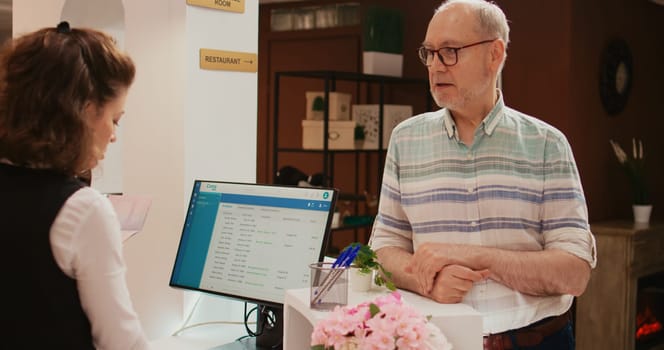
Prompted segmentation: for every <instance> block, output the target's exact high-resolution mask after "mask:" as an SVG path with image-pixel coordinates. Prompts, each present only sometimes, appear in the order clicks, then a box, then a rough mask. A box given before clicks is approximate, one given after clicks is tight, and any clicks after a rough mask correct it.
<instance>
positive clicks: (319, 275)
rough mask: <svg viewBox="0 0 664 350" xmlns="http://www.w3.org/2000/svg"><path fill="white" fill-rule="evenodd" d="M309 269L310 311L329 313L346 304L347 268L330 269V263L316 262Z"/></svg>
mask: <svg viewBox="0 0 664 350" xmlns="http://www.w3.org/2000/svg"><path fill="white" fill-rule="evenodd" d="M309 268H310V272H311V274H310V276H311V277H310V278H311V288H310V290H309V305H310V307H311V308H312V309H314V310H322V311H329V310H332V309H334V308H335V307H336V306H344V305H347V304H348V267H332V263H330V262H318V263H313V264H310V265H309Z"/></svg>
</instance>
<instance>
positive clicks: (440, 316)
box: [283, 288, 482, 350]
mask: <svg viewBox="0 0 664 350" xmlns="http://www.w3.org/2000/svg"><path fill="white" fill-rule="evenodd" d="M387 292H388V291H387V290H386V289H373V290H370V291H368V292H353V291H350V290H349V295H348V304H349V305H351V306H353V305H357V304H359V303H362V302H365V301H369V300H373V299H375V298H376V297H378V296H380V295H383V294H385V293H387ZM400 293H401V295H402V297H403V300H404V301H405V302H406V303H408V304H410V305H412V306H413V307H415V308H416V309H417V310H419V311H420V312H421V313H422V314H423V315H431V316H432V317H431V322H433V324H435V325H436V326H438V328H440V330H441V331H442V332H443V334H445V336H446V337H447V339H448V340H449V341H450V343H452V345H453V346H454V349H455V350H479V349H482V315H481V314H480V313H479V312H477V311H476V310H475V309H473V308H471V307H470V306H468V305H465V304H439V303H436V302H435V301H432V300H430V299H427V298H424V297H421V296H419V295H417V294H413V293H410V292H407V291H400ZM328 314H329V313H328V312H324V311H316V310H312V309H311V308H310V307H309V288H302V289H289V290H287V291H286V298H285V303H284V343H283V344H284V349H287V350H300V349H309V348H310V341H311V333H312V332H313V326H314V325H315V324H316V323H317V322H318V321H319V320H322V319H324V318H325V317H327V315H328Z"/></svg>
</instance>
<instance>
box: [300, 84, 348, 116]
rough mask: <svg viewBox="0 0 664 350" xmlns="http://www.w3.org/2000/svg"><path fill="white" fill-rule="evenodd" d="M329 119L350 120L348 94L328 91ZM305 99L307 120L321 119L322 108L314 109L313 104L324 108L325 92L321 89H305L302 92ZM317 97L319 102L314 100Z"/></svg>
mask: <svg viewBox="0 0 664 350" xmlns="http://www.w3.org/2000/svg"><path fill="white" fill-rule="evenodd" d="M329 94H330V104H329V109H330V120H350V99H351V95H350V94H345V93H342V92H330V93H329ZM304 95H305V97H306V99H307V105H306V106H307V107H306V108H307V113H306V118H307V120H323V113H324V110H319V111H315V110H314V104H316V105H319V106H320V107H321V108H324V107H323V106H325V104H324V103H323V102H324V101H325V100H324V98H325V92H323V91H306V92H305V93H304ZM316 99H318V101H319V102H316Z"/></svg>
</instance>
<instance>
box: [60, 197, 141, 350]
mask: <svg viewBox="0 0 664 350" xmlns="http://www.w3.org/2000/svg"><path fill="white" fill-rule="evenodd" d="M50 240H51V250H52V251H53V255H54V256H55V261H56V262H57V264H58V266H59V267H60V269H62V271H63V272H64V273H65V274H66V275H67V276H69V277H71V278H74V279H76V285H77V288H78V293H79V296H80V301H81V306H82V308H83V311H84V312H85V314H86V315H87V316H88V320H89V321H90V325H91V327H92V338H93V341H94V345H95V347H96V348H97V349H103V350H106V349H122V350H127V349H149V346H148V342H147V340H146V337H145V334H144V333H143V329H142V327H141V323H140V321H139V320H138V316H137V314H136V312H135V311H134V308H133V306H132V303H131V298H130V296H129V291H128V289H127V282H126V279H125V270H126V266H125V262H124V257H123V255H122V239H121V235H120V224H119V221H118V219H117V216H116V214H115V211H114V210H113V207H112V205H111V203H110V201H109V200H108V199H107V198H106V197H104V196H103V195H102V194H101V193H99V192H98V191H97V190H95V189H92V188H89V187H84V188H82V189H80V190H78V191H76V192H75V193H74V194H73V195H72V196H71V197H69V198H68V199H67V201H66V202H65V204H64V206H63V207H62V209H61V210H60V212H59V213H58V215H57V217H56V218H55V221H54V222H53V225H52V226H51V232H50Z"/></svg>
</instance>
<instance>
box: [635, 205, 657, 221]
mask: <svg viewBox="0 0 664 350" xmlns="http://www.w3.org/2000/svg"><path fill="white" fill-rule="evenodd" d="M632 211H633V212H634V222H635V223H637V224H647V223H649V222H650V213H651V212H652V205H632Z"/></svg>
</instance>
